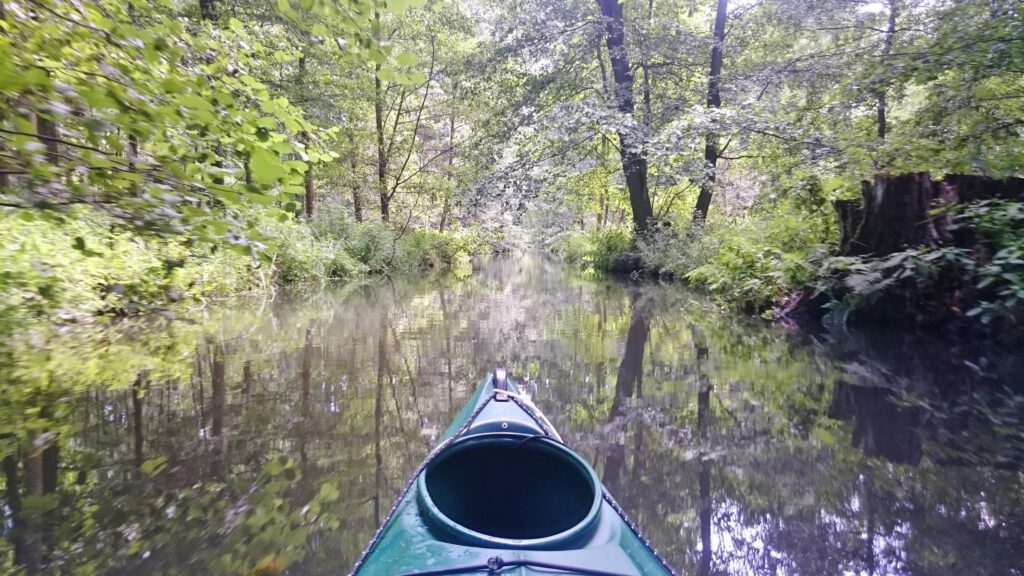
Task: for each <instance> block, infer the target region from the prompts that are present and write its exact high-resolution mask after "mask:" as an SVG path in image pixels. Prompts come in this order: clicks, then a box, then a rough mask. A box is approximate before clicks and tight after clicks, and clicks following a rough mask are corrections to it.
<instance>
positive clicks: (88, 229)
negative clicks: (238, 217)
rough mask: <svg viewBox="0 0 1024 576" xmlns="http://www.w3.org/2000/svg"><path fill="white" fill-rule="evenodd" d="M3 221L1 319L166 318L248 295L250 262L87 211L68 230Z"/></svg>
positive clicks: (12, 217)
mask: <svg viewBox="0 0 1024 576" xmlns="http://www.w3.org/2000/svg"><path fill="white" fill-rule="evenodd" d="M19 216H20V214H19V213H17V212H15V211H11V210H7V211H4V212H3V213H0V260H2V261H3V262H4V269H3V271H2V272H0V317H2V318H4V319H5V321H9V322H12V321H13V322H19V321H26V320H29V321H31V320H45V319H49V318H51V317H57V318H60V319H63V320H74V319H80V317H81V316H82V315H92V314H133V313H136V312H142V311H145V310H147V309H148V310H153V309H156V310H160V309H161V307H162V306H166V305H169V304H171V303H173V302H175V301H179V300H183V299H188V298H199V297H205V296H210V295H225V294H229V293H235V292H239V291H242V290H245V289H247V288H249V287H250V286H252V284H253V282H254V279H255V278H254V276H255V274H254V270H253V268H252V263H253V262H252V258H251V257H249V256H247V255H244V254H240V253H238V252H234V251H231V250H215V251H212V252H211V251H210V249H209V248H208V247H205V246H191V247H190V246H189V245H188V244H187V243H186V242H184V241H183V240H181V239H173V238H171V239H160V238H155V237H145V236H139V235H138V234H135V233H133V232H131V231H129V230H125V229H121V228H116V227H112V226H111V219H110V217H109V216H107V215H106V214H103V213H99V212H97V211H95V210H92V209H90V208H88V207H78V208H76V209H73V210H71V211H69V213H68V217H67V219H66V220H63V221H62V222H55V221H52V220H48V219H38V220H36V219H32V220H28V221H26V220H25V219H23V218H20V217H19Z"/></svg>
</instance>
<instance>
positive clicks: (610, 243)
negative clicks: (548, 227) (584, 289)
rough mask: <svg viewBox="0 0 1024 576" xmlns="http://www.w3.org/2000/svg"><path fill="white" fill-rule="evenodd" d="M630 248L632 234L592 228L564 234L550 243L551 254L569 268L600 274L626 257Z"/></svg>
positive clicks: (611, 229) (624, 231)
mask: <svg viewBox="0 0 1024 576" xmlns="http://www.w3.org/2000/svg"><path fill="white" fill-rule="evenodd" d="M632 245H633V241H632V234H631V233H630V231H629V230H628V229H626V228H595V229H593V230H590V231H588V232H568V233H565V234H563V235H562V236H560V237H559V238H557V239H556V240H555V241H554V242H553V243H552V246H551V250H552V251H553V252H554V253H555V254H557V255H559V256H560V257H561V258H562V259H563V260H565V261H566V262H569V263H570V264H575V265H577V266H580V267H581V268H584V269H587V270H592V271H598V272H604V271H608V270H611V269H612V268H613V266H614V264H615V262H616V261H617V260H618V259H620V258H623V257H624V256H625V255H626V254H628V253H630V251H631V248H632Z"/></svg>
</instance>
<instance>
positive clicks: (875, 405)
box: [0, 257, 1024, 576]
mask: <svg viewBox="0 0 1024 576" xmlns="http://www.w3.org/2000/svg"><path fill="white" fill-rule="evenodd" d="M75 338H77V339H70V340H69V339H68V338H63V339H62V338H56V339H54V340H53V341H48V342H41V343H39V345H38V346H35V347H33V348H32V349H31V350H26V351H25V352H24V354H23V355H22V356H19V357H16V358H15V359H14V360H12V361H11V362H13V364H12V366H11V369H10V370H9V371H8V372H9V373H10V374H11V375H12V376H11V378H12V379H14V380H17V381H19V382H21V383H22V387H21V388H19V389H20V390H24V392H21V393H19V394H9V395H7V398H5V399H4V400H3V402H2V403H0V423H2V425H3V429H2V430H0V432H3V431H8V432H9V433H7V434H0V439H4V441H5V442H7V444H5V445H4V448H5V452H4V454H5V455H6V458H5V461H4V477H3V479H2V480H0V482H2V483H3V487H4V489H3V494H4V497H5V506H4V509H3V512H4V524H3V526H2V530H3V534H4V536H5V538H4V540H3V543H2V544H0V546H3V548H0V552H4V553H6V554H7V557H8V559H9V560H10V561H15V560H16V561H17V562H18V563H19V565H20V566H21V569H24V570H26V571H28V572H30V573H32V572H41V573H68V574H70V573H75V571H76V570H77V571H78V572H77V573H83V574H88V573H106V574H229V573H235V574H254V575H255V574H275V573H280V572H281V571H282V570H286V572H287V573H288V574H342V573H347V571H348V569H349V568H350V567H351V565H352V564H353V563H354V561H355V560H356V558H357V556H358V554H359V553H360V552H361V550H362V549H363V547H364V546H365V545H366V542H367V541H368V540H369V538H370V537H371V535H372V534H373V532H374V530H375V529H376V527H377V526H378V525H379V523H380V521H381V520H382V519H383V517H384V516H385V515H386V514H387V511H388V509H389V508H390V506H391V504H392V502H393V500H394V498H395V496H396V495H397V494H398V492H399V490H401V488H402V486H403V485H404V483H405V482H406V480H407V479H408V476H409V474H410V473H411V472H412V470H413V469H414V468H415V467H416V465H417V464H418V463H419V462H420V461H421V460H422V459H423V457H424V456H425V455H426V454H427V452H428V451H429V450H430V448H431V447H432V445H434V443H435V442H436V441H437V439H438V437H439V435H440V433H441V432H442V431H443V430H444V428H445V427H446V426H447V425H448V423H449V422H450V421H451V419H452V417H453V416H454V415H455V413H456V412H457V411H458V410H459V409H460V408H461V407H462V405H463V403H464V402H465V401H466V399H467V398H468V396H469V395H470V393H471V392H472V390H473V389H474V388H475V386H476V385H477V383H478V382H479V380H480V379H481V377H482V376H483V375H485V374H486V373H487V372H488V371H490V370H492V369H493V368H494V367H495V366H497V365H504V366H507V367H508V369H509V371H510V373H511V374H513V375H514V376H515V377H516V378H517V379H520V380H522V381H525V386H526V389H527V390H528V391H529V392H530V393H531V394H533V396H534V398H535V401H536V402H537V403H538V405H539V406H540V407H541V409H543V410H544V411H545V412H546V413H547V414H548V415H549V417H550V418H551V420H552V421H553V422H554V424H555V425H556V427H558V428H559V430H560V431H561V432H562V433H563V436H565V438H566V440H567V442H568V443H569V444H570V445H572V446H574V447H575V448H577V449H578V450H579V451H580V452H581V453H582V454H583V455H584V456H585V457H586V458H587V459H588V460H589V461H590V462H592V463H593V464H594V466H595V468H596V469H597V470H598V473H599V474H600V475H601V477H602V479H603V481H604V482H605V484H606V485H607V486H608V487H609V489H610V490H611V492H612V493H613V494H614V495H615V496H616V498H617V499H618V500H619V501H620V503H621V504H622V505H623V507H624V508H625V509H626V511H627V512H628V513H629V514H630V515H631V516H632V518H633V519H634V520H635V521H636V522H637V523H638V524H639V525H640V527H641V528H642V529H643V531H644V532H645V534H646V535H647V536H648V537H649V539H650V540H651V541H652V542H653V543H654V544H655V546H656V547H657V548H658V550H659V552H660V553H661V554H662V555H663V556H664V557H665V558H666V559H667V560H668V561H669V562H670V563H671V564H673V565H674V566H675V567H676V568H677V570H678V571H679V573H680V574H700V575H708V574H758V575H760V574H765V575H767V574H773V575H774V574H807V575H815V576H819V575H828V574H921V575H925V574H927V575H944V574H949V575H957V576H962V575H966V574H971V575H974V574H986V575H1001V574H1006V575H1013V574H1021V573H1022V572H1021V566H1024V475H1022V472H1021V470H1022V467H1021V463H1022V461H1024V449H1022V446H1024V433H1022V432H1021V430H1022V423H1021V420H1022V419H1024V416H1022V411H1024V390H1022V386H1021V384H1020V381H1021V378H1020V376H1019V375H1020V374H1021V368H1022V367H1024V360H1022V356H1021V355H1020V354H1019V353H1016V352H1015V351H1001V350H999V349H998V347H993V346H991V345H987V346H985V347H983V348H982V347H972V346H969V345H964V344H955V343H950V342H949V341H944V340H942V339H940V338H937V337H935V336H934V335H929V334H907V333H886V332H879V333H871V334H865V333H859V334H847V333H842V334H827V333H808V332H807V331H799V330H794V329H785V328H783V327H780V326H778V325H772V324H769V323H766V322H763V321H760V320H757V319H751V318H745V317H741V316H736V315H732V314H729V313H725V312H723V311H720V310H719V309H717V308H716V307H714V306H712V305H711V304H710V303H709V302H708V301H706V300H705V299H704V298H702V297H701V296H699V295H697V294H694V293H691V292H688V291H686V290H683V289H680V288H678V287H675V286H662V285H657V284H652V283H647V284H629V283H623V282H617V281H611V280H598V279H586V278H580V277H578V276H575V275H573V274H570V273H569V272H568V271H566V270H565V269H564V268H562V267H561V266H560V265H558V264H556V263H553V262H551V261H548V260H545V259H542V258H536V257H521V258H515V259H503V260H495V261H490V262H482V263H478V264H477V266H476V270H475V271H474V273H473V275H472V276H471V277H469V278H468V279H466V280H455V279H451V278H448V279H428V278H420V279H404V280H397V279H396V280H393V281H389V280H383V279H378V280H374V281H371V282H367V283H363V284H353V285H346V286H340V287H332V288H327V289H324V290H317V291H311V292H305V293H300V294H293V295H279V296H278V297H277V298H276V299H274V300H272V301H234V302H231V303H228V304H224V305H219V306H217V305H214V306H210V307H209V308H208V309H207V310H206V312H205V313H204V314H203V315H202V316H201V317H197V318H196V319H195V322H185V321H182V320H180V319H179V320H176V321H171V322H165V321H160V322H155V323H149V324H146V325H142V326H138V325H129V326H120V327H116V328H112V329H109V330H106V329H105V330H96V331H94V332H93V333H91V335H90V337H89V338H87V339H85V338H82V337H81V336H76V337H75ZM12 434H13V436H12ZM33 447H34V448H33ZM2 566H4V564H3V563H2V561H0V567H2ZM11 570H14V568H11Z"/></svg>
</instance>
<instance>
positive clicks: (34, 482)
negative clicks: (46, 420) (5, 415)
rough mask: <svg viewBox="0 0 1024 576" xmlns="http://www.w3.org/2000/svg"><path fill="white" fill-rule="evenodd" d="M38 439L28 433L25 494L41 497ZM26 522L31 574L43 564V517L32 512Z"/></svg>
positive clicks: (41, 469)
mask: <svg viewBox="0 0 1024 576" xmlns="http://www.w3.org/2000/svg"><path fill="white" fill-rule="evenodd" d="M37 438H38V433H37V432H36V431H35V430H30V431H29V432H28V439H27V440H28V441H27V444H28V448H27V450H28V452H27V454H26V456H25V494H26V495H28V496H35V497H40V496H42V495H43V494H44V492H43V451H42V450H39V449H37V448H36V447H35V446H34V444H35V443H36V439H37ZM25 520H26V522H25V535H24V536H25V538H24V542H25V567H26V568H27V569H28V573H29V574H36V573H38V572H39V570H40V568H41V566H42V563H43V535H42V531H41V529H42V526H41V524H42V522H41V521H42V517H41V514H40V513H39V512H38V511H30V512H29V513H28V514H27V517H26V519H25Z"/></svg>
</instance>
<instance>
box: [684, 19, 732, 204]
mask: <svg viewBox="0 0 1024 576" xmlns="http://www.w3.org/2000/svg"><path fill="white" fill-rule="evenodd" d="M728 13H729V1H728V0H718V9H717V10H716V12H715V33H714V43H713V45H712V46H711V70H710V73H709V74H708V109H709V110H710V109H714V110H717V109H719V108H721V107H722V90H721V86H720V83H721V77H722V59H723V58H724V55H723V52H722V49H723V46H724V44H725V21H726V18H727V16H728ZM720 153H721V152H720V151H719V149H718V132H715V131H712V132H708V134H707V136H705V143H704V177H703V178H702V179H701V182H700V194H699V195H698V196H697V206H696V207H694V209H693V219H694V221H698V222H703V221H704V220H706V219H707V217H708V210H709V209H710V208H711V197H712V195H713V194H714V191H715V180H716V176H717V174H716V170H717V169H718V156H719V155H720Z"/></svg>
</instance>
